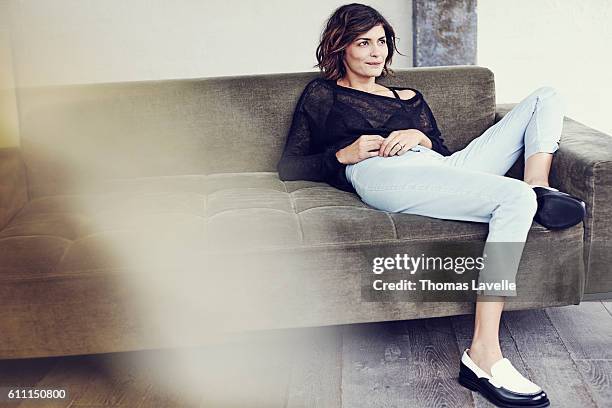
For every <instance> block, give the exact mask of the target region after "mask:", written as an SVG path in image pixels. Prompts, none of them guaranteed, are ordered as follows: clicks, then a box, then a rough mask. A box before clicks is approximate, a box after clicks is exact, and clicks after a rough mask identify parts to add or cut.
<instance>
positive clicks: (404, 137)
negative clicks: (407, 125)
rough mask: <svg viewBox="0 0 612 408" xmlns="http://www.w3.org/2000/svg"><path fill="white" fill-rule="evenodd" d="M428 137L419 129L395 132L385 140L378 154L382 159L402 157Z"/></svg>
mask: <svg viewBox="0 0 612 408" xmlns="http://www.w3.org/2000/svg"><path fill="white" fill-rule="evenodd" d="M426 137H427V136H426V135H425V134H424V133H423V132H421V131H420V130H418V129H402V130H394V131H393V132H391V133H389V136H387V138H385V139H384V141H383V143H382V144H381V146H380V149H379V152H378V153H379V155H380V156H382V157H389V156H401V155H403V154H404V153H406V152H407V151H408V150H410V149H412V148H413V147H414V146H416V145H418V144H420V143H421V142H423V141H424V140H425V139H424V138H426Z"/></svg>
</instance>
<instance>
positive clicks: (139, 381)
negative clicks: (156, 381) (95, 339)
mask: <svg viewBox="0 0 612 408" xmlns="http://www.w3.org/2000/svg"><path fill="white" fill-rule="evenodd" d="M149 355H150V353H147V352H130V353H113V354H98V355H92V356H89V359H88V361H87V365H86V367H87V368H88V369H89V372H86V373H84V374H83V375H82V378H81V379H78V382H77V385H78V387H79V388H80V392H79V393H78V395H76V397H75V399H74V402H73V404H72V405H71V406H73V407H79V406H83V405H88V406H90V405H102V406H113V407H135V406H137V405H138V404H139V403H140V402H141V400H142V399H143V398H144V396H145V394H146V392H147V389H148V386H149V381H150V380H149V378H147V374H148V372H147V370H146V364H145V363H146V360H147V357H148V356H149ZM86 380H89V382H88V383H85V381H86Z"/></svg>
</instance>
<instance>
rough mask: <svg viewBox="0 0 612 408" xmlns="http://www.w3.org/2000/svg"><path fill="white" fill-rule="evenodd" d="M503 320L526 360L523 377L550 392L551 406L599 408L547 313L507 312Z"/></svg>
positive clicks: (541, 311)
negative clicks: (596, 407)
mask: <svg viewBox="0 0 612 408" xmlns="http://www.w3.org/2000/svg"><path fill="white" fill-rule="evenodd" d="M503 321H504V323H505V325H506V327H507V328H508V330H509V331H510V334H511V335H512V337H513V338H514V341H515V343H516V347H517V349H518V352H519V355H520V357H521V358H522V360H523V363H524V367H525V370H526V371H522V373H523V375H525V376H526V377H527V378H529V379H531V381H533V382H534V383H536V384H538V385H539V386H541V387H542V388H543V389H544V391H546V393H547V394H548V398H549V399H550V403H551V406H554V407H567V408H574V407H585V408H586V407H595V406H596V405H595V403H594V402H593V400H592V398H591V395H590V391H589V388H588V386H587V385H586V384H585V383H584V381H583V379H582V376H581V374H580V372H579V370H578V369H577V367H576V365H575V363H574V361H573V360H572V358H571V356H570V353H569V352H568V351H567V349H566V348H565V345H564V343H563V341H562V340H561V338H560V337H559V334H558V333H557V330H556V329H555V327H554V326H553V325H552V323H551V321H550V320H549V318H548V315H547V313H546V311H545V310H541V309H538V310H522V311H506V312H504V315H503ZM515 367H516V366H515ZM517 369H518V368H517Z"/></svg>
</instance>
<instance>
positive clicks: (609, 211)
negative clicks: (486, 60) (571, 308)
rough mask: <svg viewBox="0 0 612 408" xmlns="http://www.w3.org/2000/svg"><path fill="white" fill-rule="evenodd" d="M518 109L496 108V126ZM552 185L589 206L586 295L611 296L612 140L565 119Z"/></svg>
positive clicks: (553, 167) (550, 178)
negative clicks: (604, 294) (507, 114)
mask: <svg viewBox="0 0 612 408" xmlns="http://www.w3.org/2000/svg"><path fill="white" fill-rule="evenodd" d="M515 105H516V104H499V105H497V109H496V114H495V122H496V123H497V122H498V121H499V120H501V118H502V117H503V116H504V115H505V114H506V113H508V112H509V111H510V110H511V109H512V107H514V106H515ZM522 159H523V161H522V163H521V166H522V165H524V156H522ZM549 182H550V185H551V186H552V187H555V188H558V189H559V190H561V191H564V192H566V193H569V194H572V195H574V196H576V197H580V198H581V199H582V200H584V202H585V203H586V209H587V215H586V218H585V220H584V229H585V237H584V244H585V267H586V272H587V275H586V276H587V278H586V282H585V293H606V292H612V269H610V265H612V136H611V135H608V134H606V133H603V132H600V131H598V130H595V129H592V128H590V127H588V126H586V125H584V124H582V123H580V122H577V121H575V120H573V119H571V118H568V117H565V118H564V121H563V130H562V132H561V140H560V143H559V150H557V152H555V155H554V157H553V161H552V167H551V171H550V177H549Z"/></svg>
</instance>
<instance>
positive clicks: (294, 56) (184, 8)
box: [0, 0, 412, 86]
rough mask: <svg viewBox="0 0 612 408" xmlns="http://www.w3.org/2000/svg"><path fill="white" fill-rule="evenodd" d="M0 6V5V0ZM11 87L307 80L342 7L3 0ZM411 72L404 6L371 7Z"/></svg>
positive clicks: (193, 0)
mask: <svg viewBox="0 0 612 408" xmlns="http://www.w3.org/2000/svg"><path fill="white" fill-rule="evenodd" d="M0 1H1V0H0ZM8 1H10V5H11V6H12V7H11V17H12V22H13V25H12V29H13V41H14V59H15V71H16V80H17V84H18V85H19V86H29V85H44V84H67V83H94V82H116V81H117V82H119V81H140V80H149V79H165V78H199V77H211V76H226V75H243V74H257V73H276V72H296V71H311V70H312V71H315V70H317V69H316V68H313V65H314V64H316V62H317V61H316V57H315V50H316V46H317V44H318V40H319V36H320V33H321V30H322V28H323V23H324V21H325V20H326V19H327V17H329V16H330V15H331V13H332V12H333V10H335V8H336V7H338V6H340V5H342V4H346V3H349V2H347V1H324V0H314V1H282V0H267V1H249V0H224V1H220V2H217V1H202V0H181V1H174V2H171V1H167V0H129V1H126V0H90V1H84V0H52V1H51V0H48V1H45V0H21V1H17V0H8ZM368 4H369V5H371V6H372V7H374V8H376V9H377V10H379V11H380V12H381V13H382V14H383V15H384V16H385V17H386V18H387V19H388V20H389V22H390V23H391V24H392V25H393V26H394V28H395V29H396V31H397V33H396V34H397V36H398V37H401V39H400V42H399V44H398V48H399V49H400V51H401V52H402V53H403V54H405V55H406V57H403V56H401V55H397V54H396V57H395V58H394V63H393V67H410V66H411V64H412V37H411V32H412V20H411V16H412V11H411V5H412V3H411V2H410V1H405V0H392V1H374V2H370V3H368Z"/></svg>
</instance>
